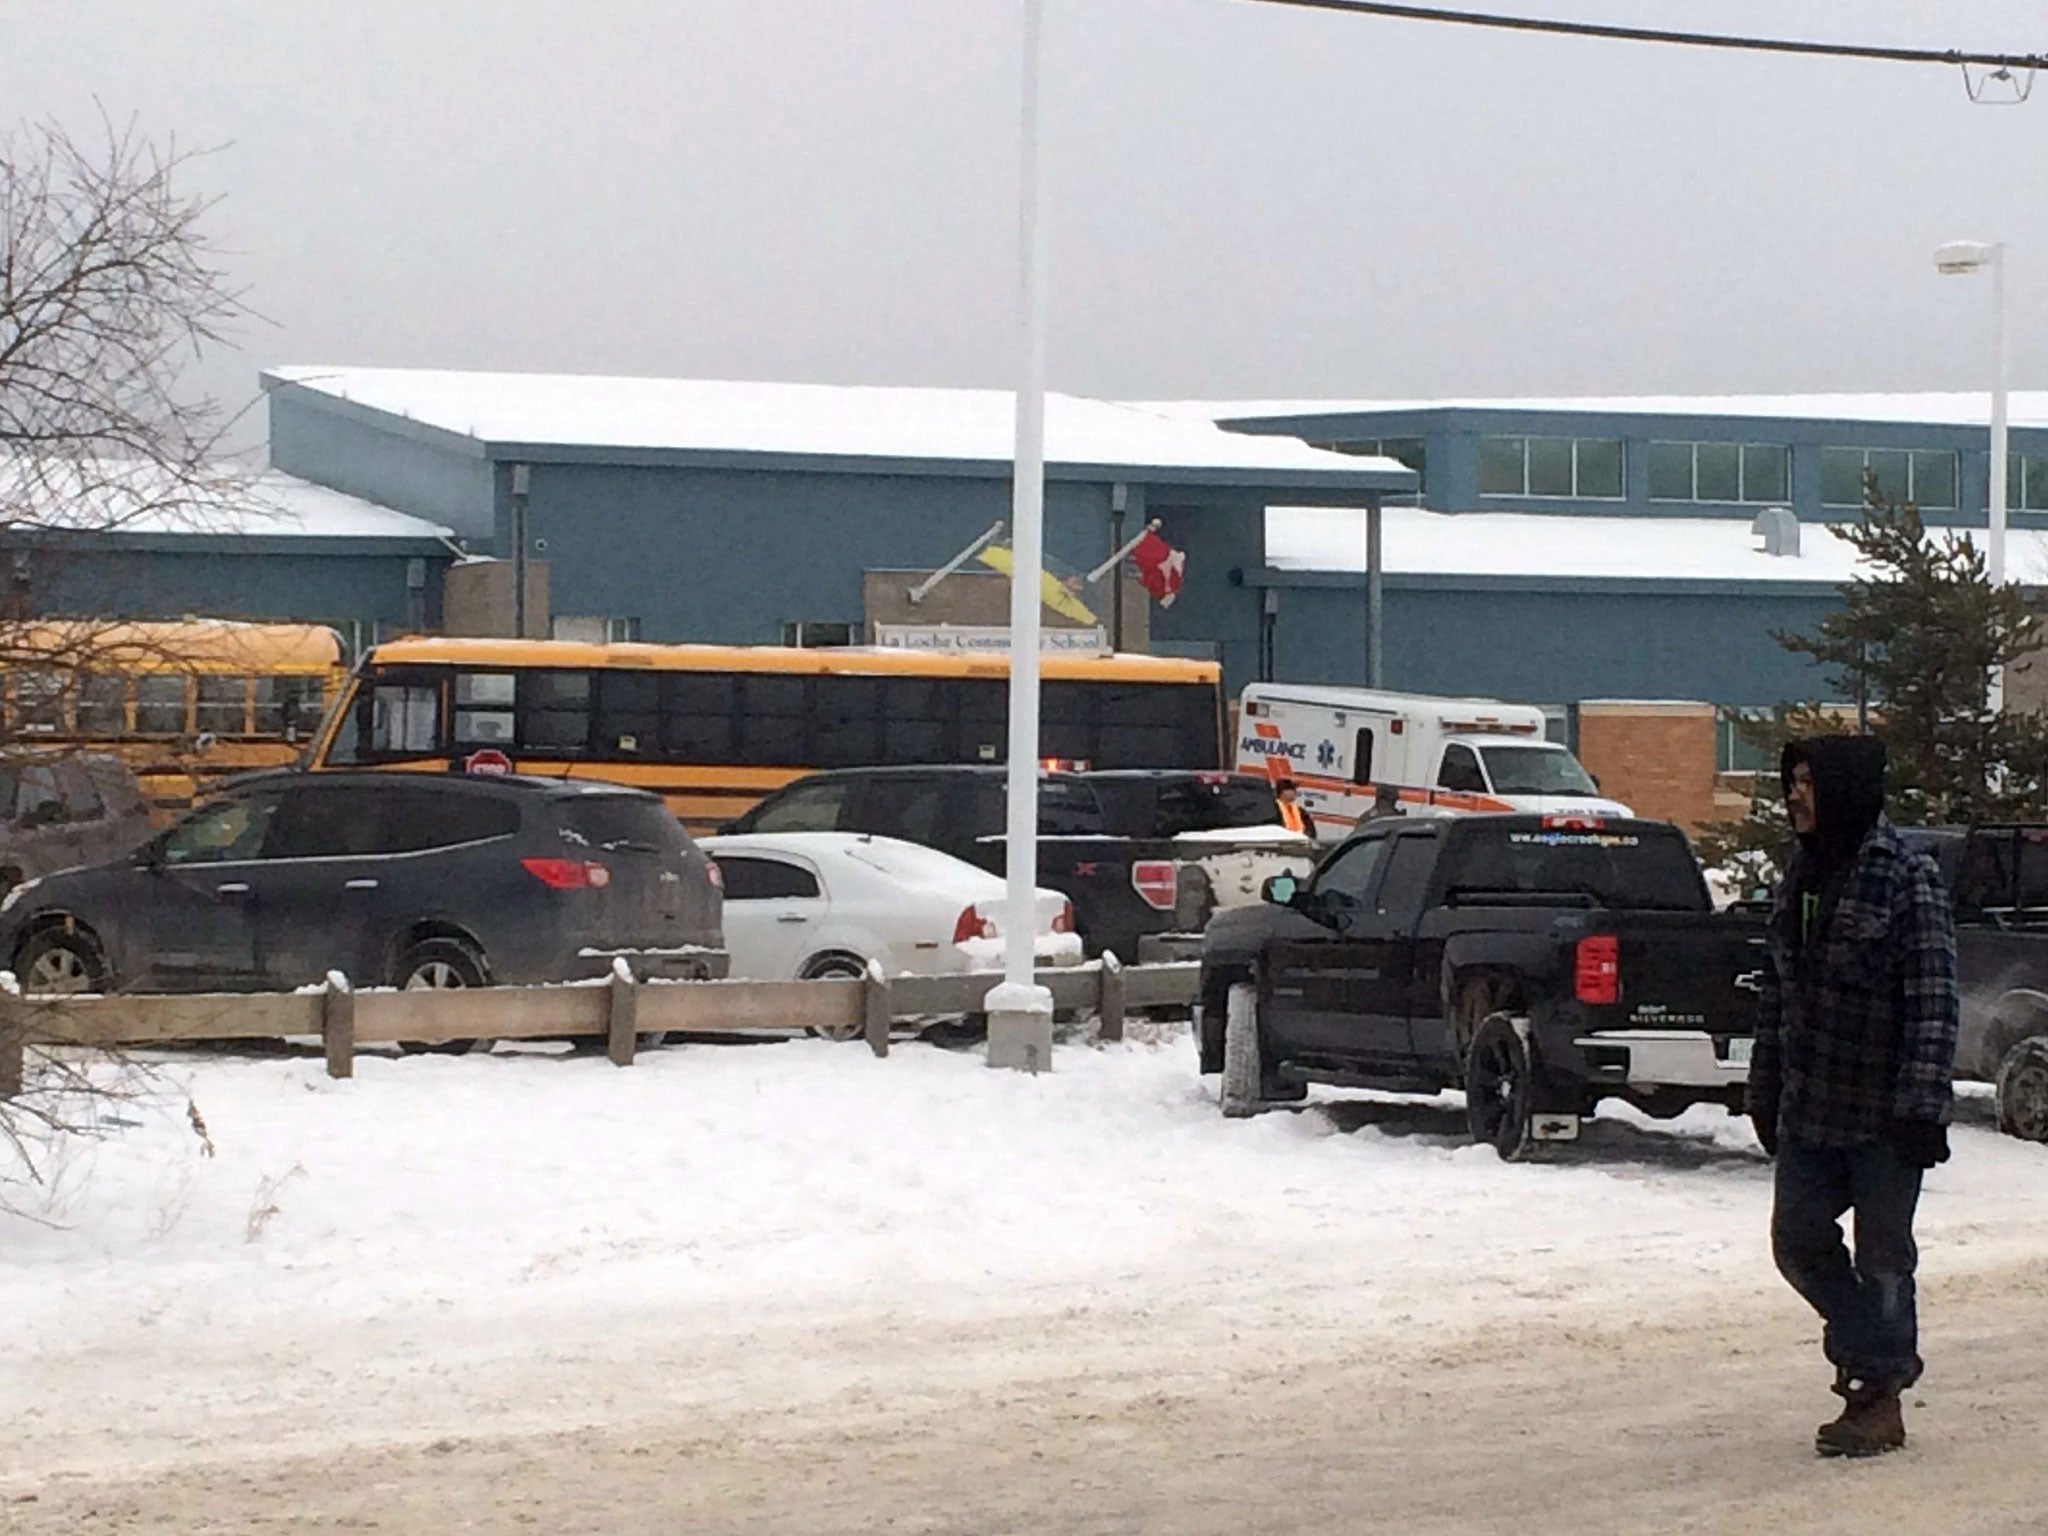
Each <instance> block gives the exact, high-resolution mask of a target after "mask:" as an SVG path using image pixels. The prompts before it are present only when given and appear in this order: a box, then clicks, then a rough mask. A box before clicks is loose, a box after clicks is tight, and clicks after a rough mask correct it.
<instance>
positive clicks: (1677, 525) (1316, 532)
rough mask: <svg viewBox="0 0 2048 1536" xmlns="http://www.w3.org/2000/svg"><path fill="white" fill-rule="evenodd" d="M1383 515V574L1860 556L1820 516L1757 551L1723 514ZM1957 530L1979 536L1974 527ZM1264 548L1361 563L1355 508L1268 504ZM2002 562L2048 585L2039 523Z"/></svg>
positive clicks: (2020, 577)
mask: <svg viewBox="0 0 2048 1536" xmlns="http://www.w3.org/2000/svg"><path fill="white" fill-rule="evenodd" d="M1381 517H1382V520H1383V521H1382V523H1381V527H1380V553H1381V559H1382V562H1383V569H1384V570H1385V571H1386V572H1387V573H1388V574H1389V575H1418V576H1487V577H1498V576H1507V577H1536V578H1551V579H1562V580H1569V579H1588V578H1590V579H1604V580H1651V581H1786V582H1814V583H1820V584H1824V585H1827V586H1839V585H1840V584H1841V583H1842V582H1844V581H1847V580H1848V579H1849V578H1850V577H1851V576H1853V575H1856V574H1857V567H1858V563H1859V558H1858V556H1857V554H1856V551H1855V549H1854V548H1853V547H1851V546H1850V544H1849V542H1848V541H1847V540H1846V539H1843V538H1841V537H1839V536H1838V535H1837V534H1835V533H1834V532H1833V531H1832V530H1831V529H1830V528H1828V527H1827V526H1826V525H1824V524H1820V523H1804V524H1802V525H1801V526H1800V529H1799V553H1798V554H1797V555H1767V554H1765V553H1764V552H1763V550H1762V549H1761V547H1760V546H1761V543H1762V537H1761V535H1756V534H1752V533H1751V532H1750V531H1749V524H1748V523H1747V522H1745V521H1741V520H1738V519H1736V518H1728V517H1585V516H1572V515H1568V514H1558V513H1540V512H1456V513H1452V512H1432V511H1429V510H1427V509H1425V508H1422V507H1389V508H1387V509H1386V510H1385V511H1384V512H1383V513H1382V514H1381ZM1940 531H1941V532H1942V533H1943V534H1946V533H1947V532H1948V531H1949V530H1945V529H1944V530H1940ZM1956 531H1957V532H1960V533H1962V534H1963V535H1964V536H1965V537H1968V538H1974V539H1982V538H1983V537H1984V533H1983V530H1981V529H1978V530H1975V531H1974V532H1973V531H1971V530H1956ZM1266 560H1267V563H1268V564H1269V565H1271V566H1273V567H1275V568H1276V569H1280V570H1298V571H1312V570H1313V571H1362V570H1364V569H1365V514H1364V513H1363V512H1362V511H1359V510H1356V509H1354V508H1349V507H1269V508H1268V509H1267V511H1266ZM2006 567H2007V570H2008V571H2009V572H2010V574H2011V576H2012V578H2013V579H2014V580H2015V581H2021V582H2026V583H2029V584H2043V585H2048V530H2044V529H2031V528H2012V529H2008V530H2007V533H2006Z"/></svg>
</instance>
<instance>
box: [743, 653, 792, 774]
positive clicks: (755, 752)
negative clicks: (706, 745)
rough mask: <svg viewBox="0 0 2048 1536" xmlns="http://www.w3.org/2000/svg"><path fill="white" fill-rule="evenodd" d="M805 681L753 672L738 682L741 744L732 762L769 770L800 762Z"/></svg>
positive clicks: (782, 675)
mask: <svg viewBox="0 0 2048 1536" xmlns="http://www.w3.org/2000/svg"><path fill="white" fill-rule="evenodd" d="M805 681H806V679H804V678H801V677H794V676H789V675H786V674H782V673H775V672H755V673H750V674H748V675H746V676H743V677H741V678H740V680H739V684H740V686H739V717H740V741H739V751H738V752H737V753H736V754H734V756H735V760H736V761H738V762H742V763H749V764H758V765H759V766H761V767H771V766H774V765H777V764H781V763H801V762H804V761H806V760H807V759H806V758H805V755H804V725H805V702H806V701H805V692H806V690H805V687H804V684H805Z"/></svg>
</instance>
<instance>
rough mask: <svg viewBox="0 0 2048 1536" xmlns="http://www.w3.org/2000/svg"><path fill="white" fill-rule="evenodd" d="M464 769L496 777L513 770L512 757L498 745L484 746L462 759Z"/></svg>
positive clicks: (465, 771)
mask: <svg viewBox="0 0 2048 1536" xmlns="http://www.w3.org/2000/svg"><path fill="white" fill-rule="evenodd" d="M462 771H463V772H464V773H481V774H484V775H486V776H488V777H491V778H496V777H498V776H500V775H502V774H507V773H510V772H511V771H512V759H511V758H509V757H507V756H506V755H505V754H504V753H502V752H500V751H499V750H498V749H497V748H496V747H483V748H481V749H479V750H478V751H475V752H472V753H470V754H469V756H467V757H465V758H464V759H463V760H462Z"/></svg>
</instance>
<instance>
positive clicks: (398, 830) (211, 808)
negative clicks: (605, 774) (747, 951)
mask: <svg viewBox="0 0 2048 1536" xmlns="http://www.w3.org/2000/svg"><path fill="white" fill-rule="evenodd" d="M716 880H717V877H716V874H715V872H714V870H713V868H712V866H711V864H710V861H709V860H708V859H707V858H706V857H705V855H704V854H703V853H702V852H701V851H700V850H699V849H698V848H697V846H696V845H695V844H694V843H693V842H691V841H690V838H689V835H688V834H687V833H685V832H684V831H683V830H682V827H681V826H680V825H679V824H678V823H677V821H676V820H675V818H674V817H672V816H670V815H669V814H668V812H667V810H666V809H665V808H664V806H663V805H662V802H661V800H660V799H659V798H658V797H656V796H654V795H650V794H645V793H643V792H641V791H638V790H630V789H621V788H619V787H617V786H615V785H609V784H588V783H569V782H563V781H558V780H553V779H526V778H515V777H510V776H506V777H496V778H493V777H483V776H441V775H432V776H429V775H424V774H395V773H318V774H306V773H294V772H281V773H272V774H260V775H255V776H252V777H250V778H247V779H244V780H242V781H241V782H239V783H238V784H237V785H236V786H235V787H234V788H233V789H232V790H231V791H229V792H228V793H227V794H225V795H222V796H221V797H219V798H218V799H215V800H213V801H211V802H209V803H208V804H206V805H205V806H203V807H201V808H200V809H198V810H196V811H194V812H192V813H191V814H190V815H188V816H187V817H185V818H184V819H183V820H182V821H180V822H178V823H177V824H175V825H174V826H172V827H170V828H169V829H167V830H166V831H164V832H162V833H160V834H159V835H158V836H156V837H154V838H151V839H150V840H149V841H148V842H147V843H144V844H143V845H142V848H141V849H140V851H139V852H137V853H135V854H132V855H129V856H127V857H124V858H121V859H117V860H113V861H110V862H107V863H103V864H97V865H91V866H87V867H85V868H81V869H74V870H69V871H67V872H65V873H63V874H59V875H54V876H51V877H50V878H48V879H45V880H32V881H29V882H28V883H27V884H25V885H23V886H20V887H18V888H17V889H16V890H15V891H14V892H12V893H11V894H10V895H9V896H8V897H7V898H6V901H5V905H4V906H0V956H4V957H5V959H6V963H7V964H8V965H10V966H11V967H12V968H13V970H14V973H15V975H16V976H17V977H19V978H20V980H21V982H22V983H23V985H24V986H25V987H27V988H28V989H29V990H30V991H42V992H64V991H83V990H94V991H101V990H110V989H113V988H126V989H133V990H142V991H176V992H193V991H220V990H270V989H279V988H288V987H295V986H299V985H302V984H304V983H307V982H317V981H318V980H320V979H321V977H323V976H324V975H326V973H327V972H329V971H330V970H335V971H340V972H342V973H343V974H345V975H347V976H348V977H349V978H350V979H351V980H353V981H355V982H356V983H357V984H358V985H364V986H369V985H390V986H399V987H474V986H482V985H485V984H487V983H490V982H544V981H561V980H567V979H573V978H577V977H587V976H597V975H602V974H604V972H605V971H606V970H607V969H608V968H609V967H610V965H611V961H612V957H613V956H614V955H616V954H621V953H625V954H628V955H629V957H630V956H634V955H639V956H643V957H645V956H648V955H649V954H650V952H652V954H653V955H654V956H656V957H659V958H660V959H661V960H662V961H663V962H665V963H664V965H663V967H662V968H663V969H665V970H667V971H668V973H669V974H691V973H693V972H694V973H695V974H700V975H715V974H723V972H724V959H725V955H724V947H723V940H722V938H721V932H720V916H721V914H720V902H719V895H718V890H717V885H716Z"/></svg>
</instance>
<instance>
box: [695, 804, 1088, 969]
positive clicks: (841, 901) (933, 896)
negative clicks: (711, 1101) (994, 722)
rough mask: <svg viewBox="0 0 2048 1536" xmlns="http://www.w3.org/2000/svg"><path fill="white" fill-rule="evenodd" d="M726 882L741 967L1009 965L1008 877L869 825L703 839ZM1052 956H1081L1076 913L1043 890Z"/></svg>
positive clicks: (1044, 947) (1044, 940) (1045, 938)
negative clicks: (1005, 933) (1005, 927)
mask: <svg viewBox="0 0 2048 1536" xmlns="http://www.w3.org/2000/svg"><path fill="white" fill-rule="evenodd" d="M701 846H702V847H703V849H704V851H705V852H706V853H708V854H710V855H711V857H712V858H713V859H714V860H716V861H717V864H718V868H719V871H720V873H721V874H722V875H723V877H724V880H725V947H726V951H727V953H728V954H730V955H731V957H732V961H731V971H730V973H729V974H731V975H733V976H740V977H746V978H748V979H750V980H757V981H787V980H790V979H791V978H807V977H818V976H860V975H863V974H865V973H866V971H867V965H868V961H870V960H876V961H879V962H880V963H881V967H882V971H883V973H884V974H885V975H889V976H943V975H951V974H957V973H959V972H964V971H981V970H996V969H999V968H1000V967H1001V965H1002V954H1003V938H1002V928H1001V922H1002V916H1003V911H1002V909H1003V899H1004V886H1003V882H1002V880H1001V879H1000V878H999V877H997V876H995V875H992V874H990V873H989V872H988V871H987V870H984V869H977V868H976V867H975V866H974V865H972V864H968V863H964V862H963V861H961V860H959V859H956V858H954V857H953V856H952V855H951V854H948V853H941V852H939V851H938V850H937V849H936V848H925V847H921V846H919V845H918V844H916V843H906V842H902V841H900V840H898V839H896V838H893V837H877V836H874V835H872V834H869V833H863V832H758V833H736V834H733V835H731V836H727V837H707V838H704V839H702V840H701ZM1033 947H1034V948H1035V950H1036V952H1037V956H1038V963H1039V964H1040V965H1078V964H1079V963H1080V961H1081V939H1080V935H1078V934H1076V933H1075V932H1074V912H1073V908H1072V906H1070V905H1069V904H1068V901H1067V899H1066V897H1064V896H1062V895H1061V894H1060V893H1059V892H1058V891H1048V890H1044V889H1040V891H1039V892H1038V933H1037V936H1036V939H1035V941H1034V946H1033Z"/></svg>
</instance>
